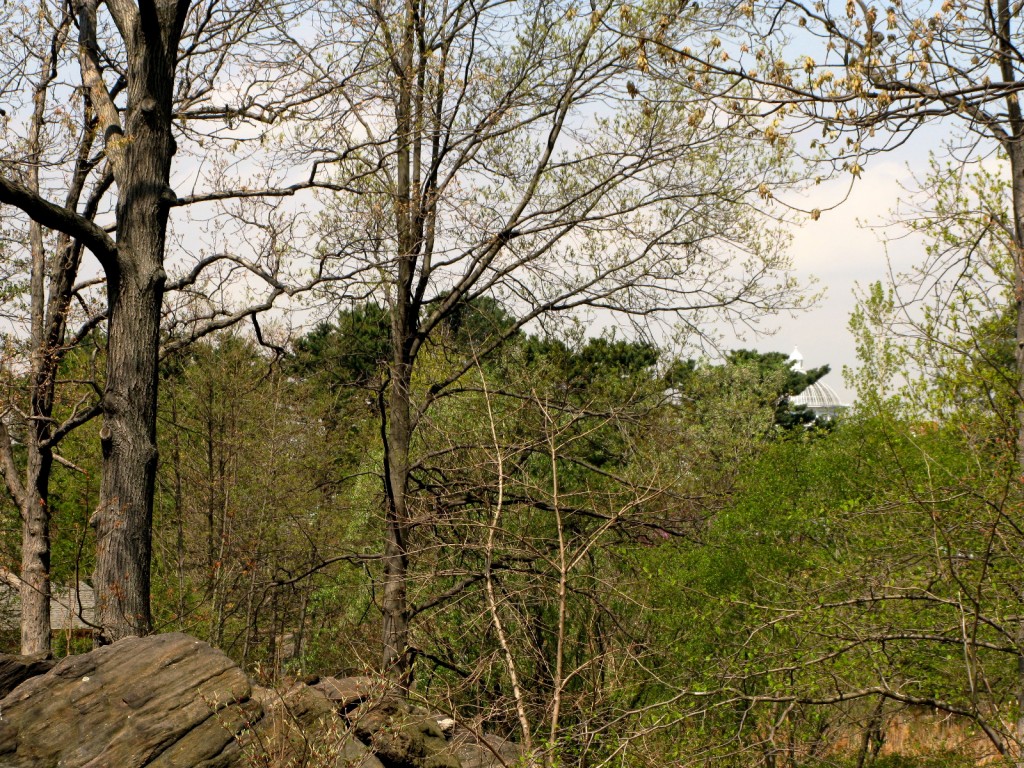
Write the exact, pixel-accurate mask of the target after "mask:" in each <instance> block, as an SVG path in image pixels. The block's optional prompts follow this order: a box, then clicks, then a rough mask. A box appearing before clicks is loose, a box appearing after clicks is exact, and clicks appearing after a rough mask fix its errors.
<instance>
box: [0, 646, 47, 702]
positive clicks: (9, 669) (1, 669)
mask: <svg viewBox="0 0 1024 768" xmlns="http://www.w3.org/2000/svg"><path fill="white" fill-rule="evenodd" d="M56 663H57V662H56V661H54V660H53V659H42V658H38V657H36V656H11V655H8V654H6V653H0V699H2V698H3V697H4V696H6V695H7V694H8V693H10V692H11V691H13V690H14V689H15V688H17V687H18V686H19V685H21V684H22V683H23V682H25V681H26V680H28V679H29V678H30V677H35V676H36V675H41V674H43V673H44V672H49V671H50V669H52V668H53V665H54V664H56Z"/></svg>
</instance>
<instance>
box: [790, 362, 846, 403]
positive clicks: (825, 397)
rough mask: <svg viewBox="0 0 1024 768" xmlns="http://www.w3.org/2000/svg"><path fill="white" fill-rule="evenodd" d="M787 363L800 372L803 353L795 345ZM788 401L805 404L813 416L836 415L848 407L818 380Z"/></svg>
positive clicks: (802, 366)
mask: <svg viewBox="0 0 1024 768" xmlns="http://www.w3.org/2000/svg"><path fill="white" fill-rule="evenodd" d="M789 364H790V366H791V367H792V368H793V370H795V371H800V372H802V371H803V369H804V358H803V355H801V354H800V350H799V349H797V348H796V347H793V354H791V355H790V356H789ZM789 402H790V403H791V404H793V405H806V406H807V410H809V411H813V412H814V415H815V416H836V415H837V414H840V413H842V412H843V411H845V410H846V409H847V408H849V407H850V406H848V405H846V404H845V403H844V402H843V401H842V399H840V397H839V394H838V393H837V392H836V391H835V390H834V389H832V387H830V386H829V385H828V384H825V383H823V382H822V381H820V380H819V381H816V382H814V383H813V384H811V385H810V386H809V387H807V389H805V390H804V391H803V392H801V393H800V394H799V395H794V396H793V397H791V398H790V399H789Z"/></svg>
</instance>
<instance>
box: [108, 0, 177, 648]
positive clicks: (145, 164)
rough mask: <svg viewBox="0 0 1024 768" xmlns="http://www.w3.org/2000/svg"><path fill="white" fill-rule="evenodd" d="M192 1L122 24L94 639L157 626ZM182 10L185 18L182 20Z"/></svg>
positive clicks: (141, 14) (166, 6)
mask: <svg viewBox="0 0 1024 768" xmlns="http://www.w3.org/2000/svg"><path fill="white" fill-rule="evenodd" d="M187 5H188V4H187V3H184V2H182V3H181V4H180V6H178V7H176V6H175V4H168V3H161V4H157V5H156V7H155V8H149V9H148V12H147V11H146V10H140V12H139V13H138V14H136V15H135V16H134V17H131V18H130V19H128V20H125V21H133V22H134V23H133V24H131V27H130V29H125V26H126V25H125V23H123V22H119V25H118V26H119V27H120V28H121V29H122V33H123V34H125V36H126V40H125V42H126V45H127V49H128V107H127V110H126V118H125V122H124V134H125V135H124V138H123V139H120V140H119V139H117V138H115V139H114V140H113V142H108V147H110V145H111V144H113V143H114V142H116V143H117V144H116V145H115V146H114V147H113V148H114V150H116V151H117V152H118V153H123V154H122V155H121V157H120V158H119V159H118V161H117V162H115V164H114V167H115V177H116V179H117V184H118V191H119V197H118V202H117V255H116V261H115V263H113V264H108V265H106V271H107V297H108V302H109V304H108V312H109V314H108V318H109V319H108V322H109V339H108V345H107V382H106V389H105V391H104V397H103V417H104V418H103V428H102V430H101V432H100V440H101V443H102V448H103V459H104V460H103V480H102V483H101V486H100V505H99V508H98V509H97V511H96V514H95V515H94V516H93V522H94V525H95V527H96V571H95V584H94V586H95V588H96V623H97V624H99V625H100V627H101V629H100V630H99V631H98V633H97V637H96V642H97V644H104V643H107V642H113V641H115V640H119V639H120V638H122V637H127V636H130V635H143V634H146V633H148V632H149V631H150V630H151V627H152V619H151V615H150V602H149V599H150V594H149V592H150V556H151V550H152V536H151V532H152V523H153V491H154V487H155V481H156V464H157V446H156V403H157V372H158V364H157V361H158V352H159V343H160V310H161V303H162V301H163V292H164V282H165V278H166V275H165V273H164V269H163V262H164V246H165V240H166V233H167V217H168V210H169V205H170V203H171V202H172V201H173V193H171V190H170V188H169V186H168V180H169V178H170V169H171V158H172V156H173V154H174V148H175V147H174V139H173V137H172V136H171V117H172V114H171V106H172V95H173V86H174V69H175V65H176V50H177V41H178V37H179V35H180V30H181V23H182V21H183V19H184V12H185V11H186V10H187ZM179 16H180V17H179Z"/></svg>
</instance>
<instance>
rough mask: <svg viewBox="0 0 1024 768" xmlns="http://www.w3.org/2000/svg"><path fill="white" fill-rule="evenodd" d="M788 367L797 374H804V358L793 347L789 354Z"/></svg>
mask: <svg viewBox="0 0 1024 768" xmlns="http://www.w3.org/2000/svg"><path fill="white" fill-rule="evenodd" d="M789 365H790V367H791V368H792V369H793V370H794V371H796V372H797V373H803V372H804V356H803V355H801V354H800V350H799V349H797V348H796V347H793V351H792V352H791V353H790V354H789Z"/></svg>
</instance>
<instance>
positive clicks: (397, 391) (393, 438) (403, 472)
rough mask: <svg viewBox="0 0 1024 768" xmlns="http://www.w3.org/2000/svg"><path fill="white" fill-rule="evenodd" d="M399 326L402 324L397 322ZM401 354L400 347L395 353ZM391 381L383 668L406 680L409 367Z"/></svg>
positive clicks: (399, 367) (402, 366) (403, 366)
mask: <svg viewBox="0 0 1024 768" xmlns="http://www.w3.org/2000/svg"><path fill="white" fill-rule="evenodd" d="M396 325H398V324H397V323H396ZM395 354H396V356H397V355H401V354H402V352H401V350H400V349H399V350H397V351H396V352H395ZM395 367H396V369H397V370H395V371H394V372H393V374H392V376H393V378H392V381H391V401H390V407H389V408H388V411H389V416H390V419H389V421H388V435H387V452H386V454H385V456H386V463H387V466H386V467H385V472H387V510H386V514H385V528H386V530H385V540H384V600H383V604H382V606H381V612H382V614H383V623H384V626H383V638H382V639H383V667H384V671H385V672H388V673H391V674H392V676H393V677H394V678H395V679H397V680H400V681H402V680H405V679H406V678H407V677H408V672H409V661H410V659H409V653H408V649H409V605H408V596H407V590H406V580H407V578H408V571H409V551H408V549H407V547H408V536H409V509H408V500H407V498H406V491H407V489H408V486H409V443H410V440H411V429H410V403H409V386H410V381H409V378H410V376H409V374H410V371H411V366H409V365H407V364H401V363H399V364H397V365H396V366H395Z"/></svg>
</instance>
